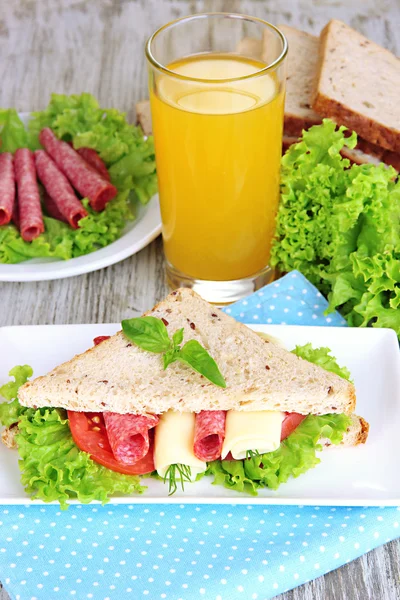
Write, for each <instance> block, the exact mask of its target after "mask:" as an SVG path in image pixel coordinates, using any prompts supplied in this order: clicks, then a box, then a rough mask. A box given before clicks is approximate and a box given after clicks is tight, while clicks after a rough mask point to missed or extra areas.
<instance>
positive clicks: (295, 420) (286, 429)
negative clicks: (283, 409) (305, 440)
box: [281, 413, 307, 442]
mask: <svg viewBox="0 0 400 600" xmlns="http://www.w3.org/2000/svg"><path fill="white" fill-rule="evenodd" d="M306 416H307V415H301V414H300V413H286V417H285V418H284V419H283V422H282V432H281V442H282V440H284V439H285V438H287V437H288V435H290V434H291V433H293V431H294V430H295V429H296V427H297V426H298V425H300V423H301V422H302V421H304V419H305V418H306Z"/></svg>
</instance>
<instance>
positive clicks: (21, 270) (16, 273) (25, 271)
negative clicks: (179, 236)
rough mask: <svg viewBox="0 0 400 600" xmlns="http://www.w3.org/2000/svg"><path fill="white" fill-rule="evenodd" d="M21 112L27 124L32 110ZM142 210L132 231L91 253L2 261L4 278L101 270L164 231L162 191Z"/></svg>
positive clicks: (18, 279)
mask: <svg viewBox="0 0 400 600" xmlns="http://www.w3.org/2000/svg"><path fill="white" fill-rule="evenodd" d="M18 114H19V116H20V118H21V119H22V120H23V121H24V124H25V125H26V121H27V120H28V119H29V117H30V115H31V113H30V112H19V113H18ZM140 213H142V214H139V217H138V218H137V220H135V221H132V228H131V229H130V230H129V231H127V232H126V233H124V234H122V235H121V236H120V237H119V238H118V239H117V240H115V241H114V242H112V243H111V244H108V246H105V247H104V248H99V249H98V250H95V251H94V252H90V253H89V254H84V255H83V256H78V257H76V258H69V259H68V260H62V259H59V260H53V261H51V262H43V263H40V262H38V263H32V262H31V261H30V260H27V261H23V262H21V263H17V264H7V263H0V282H18V283H25V282H32V281H53V280H56V279H66V278H68V277H74V276H76V275H84V274H85V273H91V272H93V271H98V270H99V269H104V268H105V267H109V266H111V265H114V264H116V263H118V262H121V261H122V260H125V259H126V258H129V257H130V256H133V255H134V254H136V253H137V252H139V251H140V250H143V248H145V247H146V246H148V245H149V244H150V243H151V242H152V241H153V240H154V239H155V238H156V237H158V236H159V235H160V233H161V216H160V204H159V196H158V193H157V194H155V195H154V196H153V197H152V198H150V200H149V202H148V204H146V205H140ZM141 230H143V231H141ZM138 235H141V237H139V239H137V237H138ZM120 246H121V247H120ZM110 250H111V251H110Z"/></svg>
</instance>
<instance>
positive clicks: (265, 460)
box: [206, 414, 351, 495]
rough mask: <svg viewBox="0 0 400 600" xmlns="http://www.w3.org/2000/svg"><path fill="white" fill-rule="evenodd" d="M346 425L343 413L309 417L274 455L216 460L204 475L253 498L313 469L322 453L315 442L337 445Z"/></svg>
mask: <svg viewBox="0 0 400 600" xmlns="http://www.w3.org/2000/svg"><path fill="white" fill-rule="evenodd" d="M350 423H351V419H350V417H348V416H347V415H344V414H339V415H322V416H316V415H309V416H308V417H307V418H306V419H304V421H303V422H302V423H300V425H299V426H298V427H297V428H296V429H295V431H294V432H293V433H292V434H291V435H289V436H288V437H287V438H286V439H285V440H283V442H282V443H281V445H280V446H279V448H278V449H277V450H275V452H268V453H267V454H262V455H259V456H253V457H252V458H249V459H246V460H237V461H230V460H222V461H221V460H216V461H214V462H212V463H210V464H209V465H208V469H207V472H206V475H213V476H214V480H213V484H216V485H223V486H224V487H226V488H229V489H232V490H235V491H237V492H247V493H249V494H251V495H257V490H258V489H259V488H263V487H268V488H270V489H272V490H276V489H277V488H278V487H279V486H280V485H281V483H286V481H287V480H288V479H289V477H298V476H299V475H301V474H302V473H305V472H306V471H308V470H309V469H312V468H313V467H315V466H316V465H317V464H318V463H319V462H320V459H319V458H318V457H317V455H316V453H317V452H318V451H320V450H322V446H321V445H320V444H319V443H318V442H319V440H320V439H321V438H327V439H329V440H330V441H331V443H332V444H340V442H341V441H342V439H343V435H344V434H345V432H346V430H347V428H348V427H349V425H350Z"/></svg>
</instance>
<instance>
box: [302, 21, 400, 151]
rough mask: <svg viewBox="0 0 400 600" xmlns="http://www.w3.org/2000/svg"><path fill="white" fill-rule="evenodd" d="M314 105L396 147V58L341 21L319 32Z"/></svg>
mask: <svg viewBox="0 0 400 600" xmlns="http://www.w3.org/2000/svg"><path fill="white" fill-rule="evenodd" d="M320 41H321V43H320V55H319V67H318V74H317V78H316V81H315V87H314V91H313V96H312V107H313V109H314V110H315V111H316V112H317V113H319V114H321V115H322V116H323V117H331V118H333V119H334V120H335V121H337V122H338V123H340V124H343V125H346V126H347V127H349V129H352V130H354V131H356V132H357V133H358V134H359V135H360V136H361V137H363V138H364V139H365V140H367V141H369V142H371V143H372V144H377V145H378V146H382V147H383V148H386V149H387V150H392V151H393V152H396V153H399V152H400V110H399V105H398V94H399V92H398V90H399V85H400V60H399V59H398V58H396V57H395V56H394V55H393V54H392V53H391V52H389V50H386V49H385V48H382V47H381V46H378V44H375V43H374V42H371V41H370V40H368V39H367V38H366V37H364V36H363V35H361V34H360V33H358V32H357V31H355V30H354V29H352V28H351V27H349V26H348V25H346V24H345V23H342V22H341V21H336V20H335V19H333V20H331V21H330V22H329V23H328V24H327V25H326V27H325V28H324V29H323V30H322V32H321V36H320Z"/></svg>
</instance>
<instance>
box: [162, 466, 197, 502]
mask: <svg viewBox="0 0 400 600" xmlns="http://www.w3.org/2000/svg"><path fill="white" fill-rule="evenodd" d="M191 474H192V471H191V469H190V467H189V466H188V465H182V464H180V463H177V464H174V465H170V466H169V467H168V469H167V471H166V473H165V475H164V483H165V482H166V481H167V479H168V492H169V493H168V496H172V494H175V492H176V490H177V489H178V483H179V482H180V484H181V488H182V491H184V482H185V481H189V482H190V481H191Z"/></svg>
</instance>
